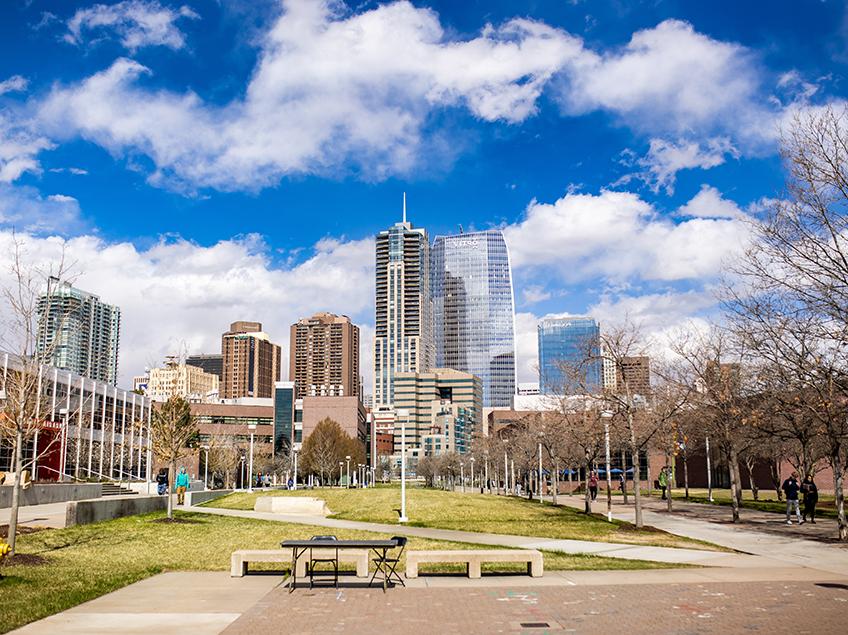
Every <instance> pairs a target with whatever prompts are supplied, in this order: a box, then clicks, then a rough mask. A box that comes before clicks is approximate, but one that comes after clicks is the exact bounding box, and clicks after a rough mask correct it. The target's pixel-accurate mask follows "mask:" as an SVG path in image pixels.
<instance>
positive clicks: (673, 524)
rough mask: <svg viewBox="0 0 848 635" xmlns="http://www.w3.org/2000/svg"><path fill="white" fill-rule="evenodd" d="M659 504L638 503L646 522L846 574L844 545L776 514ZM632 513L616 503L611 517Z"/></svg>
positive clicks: (601, 508) (597, 508) (576, 502)
mask: <svg viewBox="0 0 848 635" xmlns="http://www.w3.org/2000/svg"><path fill="white" fill-rule="evenodd" d="M558 502H559V503H561V504H564V505H568V506H571V507H575V508H577V509H583V500H582V498H578V497H576V496H559V497H558ZM664 502H665V501H660V500H657V499H656V498H648V500H647V501H646V504H645V506H644V507H643V520H644V522H645V524H646V525H650V526H652V527H656V528H657V529H662V530H664V531H668V532H670V533H673V534H677V535H678V536H686V537H687V538H694V539H696V540H705V541H707V542H711V543H713V544H716V545H721V546H723V547H728V548H730V549H736V550H737V551H742V552H744V553H749V554H753V555H757V556H762V557H765V558H768V559H770V560H772V561H779V562H782V563H784V564H788V565H791V566H801V567H812V568H815V569H819V570H822V571H829V572H832V573H837V574H840V575H841V574H848V545H845V544H843V543H838V544H836V543H826V542H822V541H820V540H812V539H809V538H806V537H803V533H801V532H799V531H798V530H799V529H803V527H798V526H797V525H792V526H789V525H786V524H785V519H784V520H783V521H782V523H781V521H780V520H775V519H774V516H778V518H781V519H783V516H781V515H779V514H770V513H768V512H757V511H754V510H743V511H744V512H746V513H744V514H743V516H742V518H743V522H742V523H739V524H734V523H733V522H731V520H730V518H731V516H730V510H729V509H727V508H724V507H719V506H715V505H702V504H698V503H684V502H679V501H674V509H675V510H676V511H674V512H673V513H671V514H669V513H668V512H667V511H665V507H664V505H663V503H664ZM592 509H593V511H594V512H596V513H602V514H605V513H606V509H607V505H606V499H604V500H603V501H602V500H600V499H599V500H597V501H595V503H594V504H593V508H592ZM763 516H765V518H763ZM634 517H635V510H634V506H633V504H632V502H631V504H629V505H624V504H623V503H620V502H619V504H614V505H613V518H616V519H618V520H625V521H627V522H633V521H634ZM817 525H818V523H817ZM763 526H769V527H772V528H774V527H778V528H782V531H776V530H770V531H764V530H763ZM834 528H835V522H834ZM834 531H835V529H834Z"/></svg>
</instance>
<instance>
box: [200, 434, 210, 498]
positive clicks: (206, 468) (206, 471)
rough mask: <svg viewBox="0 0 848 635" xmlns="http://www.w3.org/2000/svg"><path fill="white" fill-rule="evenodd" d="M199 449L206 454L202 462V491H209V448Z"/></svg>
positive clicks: (205, 446) (204, 446) (206, 446)
mask: <svg viewBox="0 0 848 635" xmlns="http://www.w3.org/2000/svg"><path fill="white" fill-rule="evenodd" d="M200 447H201V449H202V450H203V451H204V452H205V453H206V458H205V460H204V461H203V489H205V490H206V489H209V446H208V445H202V446H200Z"/></svg>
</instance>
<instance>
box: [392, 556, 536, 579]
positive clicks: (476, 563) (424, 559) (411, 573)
mask: <svg viewBox="0 0 848 635" xmlns="http://www.w3.org/2000/svg"><path fill="white" fill-rule="evenodd" d="M434 562H464V563H465V565H466V567H467V571H468V577H469V578H479V577H480V576H481V565H482V564H483V563H484V562H526V563H527V574H528V575H530V576H531V577H534V578H541V577H542V575H544V560H543V558H542V552H541V551H537V550H536V549H481V550H467V551H466V550H462V551H459V550H457V551H407V552H406V577H407V578H417V577H418V565H420V564H423V563H434Z"/></svg>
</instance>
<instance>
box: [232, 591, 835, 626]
mask: <svg viewBox="0 0 848 635" xmlns="http://www.w3.org/2000/svg"><path fill="white" fill-rule="evenodd" d="M545 625H547V626H545ZM620 631H626V632H627V633H657V634H667V633H687V634H689V633H692V634H695V633H743V632H751V633H769V634H773V633H792V634H795V635H797V634H799V633H815V634H816V635H825V634H830V633H834V634H835V633H845V632H846V631H848V585H836V588H833V587H830V588H828V587H823V586H819V585H818V584H815V583H809V582H803V583H791V582H789V583H787V582H762V583H756V584H740V583H724V584H654V585H639V586H595V587H532V588H528V587H522V586H515V587H514V588H510V587H501V588H473V589H472V588H464V589H457V588H428V589H393V590H390V591H389V592H388V593H387V594H386V595H384V594H383V593H382V591H380V590H370V589H356V588H355V589H351V588H342V589H321V590H318V589H314V590H311V591H310V590H308V589H298V590H296V591H295V593H293V594H289V593H288V591H287V589H286V588H284V587H277V588H275V589H273V590H272V591H271V592H269V593H268V594H267V595H266V596H265V597H264V598H263V599H262V600H261V601H259V602H258V603H257V604H256V605H254V606H253V607H252V608H251V609H249V610H248V611H247V612H245V613H244V614H243V615H242V616H241V617H240V618H239V619H237V620H236V621H235V622H233V623H232V624H231V625H230V627H229V628H228V629H227V630H226V631H224V632H225V633H227V634H229V635H239V634H245V635H259V634H261V633H275V632H288V633H299V634H303V635H307V634H310V633H314V634H316V635H317V634H326V633H373V634H375V635H378V634H383V633H385V634H392V635H395V634H398V633H415V634H417V635H423V634H424V633H547V632H573V633H617V632H620Z"/></svg>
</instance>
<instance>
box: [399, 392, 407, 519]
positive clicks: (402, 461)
mask: <svg viewBox="0 0 848 635" xmlns="http://www.w3.org/2000/svg"><path fill="white" fill-rule="evenodd" d="M397 416H398V417H400V518H399V519H398V522H402V523H405V522H407V521H408V520H409V518H407V517H406V424H407V423H408V420H409V410H405V409H400V410H398V411H397Z"/></svg>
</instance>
